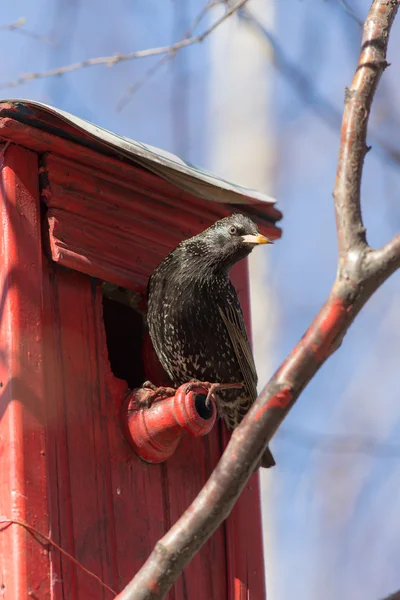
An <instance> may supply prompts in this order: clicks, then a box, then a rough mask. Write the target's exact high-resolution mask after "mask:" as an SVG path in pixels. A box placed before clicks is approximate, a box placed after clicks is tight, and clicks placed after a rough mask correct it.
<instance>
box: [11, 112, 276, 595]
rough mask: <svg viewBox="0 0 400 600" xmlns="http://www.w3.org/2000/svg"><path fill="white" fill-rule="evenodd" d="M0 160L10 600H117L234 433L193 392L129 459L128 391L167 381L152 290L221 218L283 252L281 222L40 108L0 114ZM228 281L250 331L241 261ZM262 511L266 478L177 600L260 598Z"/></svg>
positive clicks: (231, 193)
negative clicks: (176, 250)
mask: <svg viewBox="0 0 400 600" xmlns="http://www.w3.org/2000/svg"><path fill="white" fill-rule="evenodd" d="M0 154H1V184H2V186H1V243H2V260H1V266H0V271H1V287H0V291H1V303H0V393H1V400H0V521H1V522H0V598H5V599H7V600H25V598H33V599H37V600H45V599H50V598H51V599H53V600H61V599H62V600H67V599H68V600H83V599H84V600H97V599H99V598H103V599H104V600H108V599H111V598H113V597H114V595H115V594H116V593H117V592H118V591H120V590H122V589H123V588H124V586H125V585H126V584H127V583H128V582H129V580H130V579H131V578H132V577H133V575H134V574H135V573H136V572H137V571H138V569H139V568H140V567H141V565H142V564H143V563H144V561H145V559H146V558H147V556H148V555H149V553H150V552H151V550H152V548H153V546H154V544H155V543H156V542H157V540H158V539H159V538H160V537H162V535H163V534H164V532H165V531H166V530H167V529H168V528H169V527H170V525H171V524H172V523H174V522H175V521H176V519H177V518H178V517H179V516H180V515H181V514H182V513H183V512H184V510H185V509H186V508H187V507H188V505H189V504H190V502H191V501H192V500H193V498H194V497H195V496H196V495H197V493H198V492H199V490H200V489H201V487H202V485H203V484H204V483H205V481H206V479H207V477H208V476H209V474H210V472H211V471H212V469H213V468H214V466H215V465H216V463H217V461H218V458H219V456H220V454H221V451H222V449H223V447H224V444H225V442H226V439H227V436H228V434H227V432H226V431H225V429H224V426H223V425H222V423H221V422H220V421H216V422H215V423H214V421H215V413H214V409H213V407H212V405H211V408H210V410H209V413H207V414H205V413H204V412H202V410H201V409H199V407H198V406H197V405H196V402H197V401H198V398H199V397H201V390H197V392H196V390H194V392H193V394H192V396H191V397H190V398H186V397H185V394H183V396H182V397H180V399H177V397H171V398H170V399H169V400H168V401H166V402H165V403H164V406H163V408H162V411H164V412H163V417H162V418H163V419H164V421H162V422H161V424H160V419H159V415H158V413H157V411H158V410H159V406H156V407H155V409H153V413H151V414H150V413H149V415H150V417H149V418H150V420H151V423H152V425H151V431H152V432H153V433H154V435H153V433H152V435H151V436H150V438H149V439H146V440H145V443H144V446H145V448H144V450H143V448H142V447H141V444H142V446H143V443H142V442H143V439H144V438H145V437H146V436H145V435H144V434H143V435H142V433H140V436H142V437H141V438H140V440H142V441H140V440H139V442H137V446H136V447H135V440H132V435H131V434H132V431H130V426H131V425H132V423H131V421H130V417H131V415H132V411H133V412H135V410H134V407H133V409H132V394H130V395H129V394H127V391H128V388H129V389H132V388H138V387H140V386H141V384H142V383H143V381H144V380H145V379H150V380H152V381H153V382H154V383H157V384H160V383H164V382H163V381H161V380H162V379H163V377H162V374H161V373H160V367H159V365H157V362H156V361H155V359H154V354H153V353H152V349H151V347H149V341H148V338H147V336H146V324H145V311H146V300H145V291H146V284H147V279H148V277H149V275H150V273H151V272H152V270H153V269H154V267H155V266H156V265H157V264H158V263H159V262H160V261H161V260H162V259H163V258H164V256H165V255H166V254H167V253H168V252H169V251H170V250H171V249H172V248H173V247H174V246H176V245H177V244H178V243H179V241H181V240H182V239H184V238H187V237H189V236H190V235H193V234H195V233H198V232H199V231H201V230H202V229H204V228H205V227H207V226H208V225H210V224H211V223H212V222H214V221H216V220H217V219H218V218H221V217H223V216H225V215H228V214H230V213H232V212H235V211H236V212H243V213H245V214H247V215H249V216H250V217H252V218H254V219H255V220H256V221H257V222H258V223H259V225H260V228H261V231H262V232H263V233H265V234H266V235H268V236H269V237H272V238H276V237H278V236H279V235H280V231H279V229H277V228H276V227H275V222H276V221H277V220H278V219H279V218H280V216H281V215H280V213H279V212H278V211H277V210H276V209H275V208H274V206H273V203H272V202H271V201H270V200H268V199H266V198H263V197H262V196H261V195H258V194H256V193H255V192H251V191H249V190H246V189H243V188H239V187H236V186H233V185H230V184H228V183H226V182H224V181H221V180H219V179H217V178H214V177H212V176H210V175H209V174H207V173H203V172H201V171H197V170H195V169H193V168H192V167H190V166H188V165H186V164H185V163H183V162H182V161H180V160H179V159H177V158H176V157H174V156H172V155H169V154H166V153H163V152H161V151H158V150H156V149H154V148H151V147H149V146H145V145H143V144H139V143H136V142H133V141H131V140H128V139H126V138H123V137H119V136H117V135H114V134H112V133H110V132H108V131H105V130H103V129H101V128H98V127H95V126H94V125H91V124H90V123H87V122H85V121H82V120H81V119H78V118H75V117H73V116H71V115H68V114H67V113H64V112H62V111H58V110H55V109H53V108H50V107H47V106H44V105H41V104H38V103H35V102H26V101H19V100H18V101H17V100H11V101H3V102H1V103H0ZM233 276H234V281H235V283H236V285H237V287H238V290H239V295H240V298H241V302H242V305H243V307H244V311H245V314H246V317H247V319H248V317H249V302H248V285H247V283H248V282H247V267H246V264H245V263H242V264H239V265H238V267H237V268H236V269H235V271H234V275H233ZM157 380H158V381H157ZM168 402H169V404H168ZM160 406H161V403H160ZM143 410H144V409H143ZM141 426H142V425H141V424H140V423H139V424H138V422H136V425H135V426H134V430H133V435H136V434H137V431H138V428H140V427H141ZM143 427H144V425H143ZM146 427H147V425H146ZM140 431H142V430H140ZM140 436H139V437H140ZM152 436H153V437H152ZM136 441H137V440H136ZM146 444H148V445H147V446H146ZM133 448H135V450H136V452H137V453H138V454H141V453H142V454H141V456H142V459H146V460H149V461H151V462H145V461H144V460H142V459H141V458H139V457H138V456H137V454H135V452H134V451H133ZM149 449H150V450H149ZM143 452H144V454H143ZM146 452H147V454H146ZM149 452H150V454H149ZM157 452H158V454H157ZM167 457H168V458H167ZM160 461H161V462H160ZM259 508H260V506H259V484H258V475H257V474H255V475H253V476H252V478H251V480H250V481H249V483H248V485H247V487H246V489H245V490H244V492H243V494H242V496H241V498H240V500H239V502H238V503H237V505H236V507H235V509H234V511H233V513H232V514H231V516H230V517H229V519H228V520H227V521H226V523H225V524H224V526H222V527H220V528H219V529H218V531H217V532H216V533H215V534H214V536H213V537H212V538H211V539H210V540H209V542H208V543H207V544H206V545H205V546H204V547H203V549H202V550H201V552H200V553H199V554H198V555H197V556H196V557H195V558H194V560H193V561H192V563H191V564H190V565H189V566H188V568H187V569H186V570H185V572H184V574H183V575H182V577H181V578H180V579H179V580H178V582H177V583H176V585H175V587H174V591H173V592H171V595H170V598H171V599H172V598H174V599H175V600H183V599H190V600H205V599H215V600H220V599H229V600H232V599H234V600H244V598H250V599H251V600H261V599H262V598H264V575H263V557H262V542H261V522H260V510H259Z"/></svg>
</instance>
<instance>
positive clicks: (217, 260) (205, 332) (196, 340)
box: [147, 214, 275, 467]
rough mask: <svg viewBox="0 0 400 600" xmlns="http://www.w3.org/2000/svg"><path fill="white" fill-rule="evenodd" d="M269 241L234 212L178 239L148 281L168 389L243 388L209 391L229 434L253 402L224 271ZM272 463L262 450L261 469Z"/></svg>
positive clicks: (235, 302)
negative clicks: (197, 384) (194, 384)
mask: <svg viewBox="0 0 400 600" xmlns="http://www.w3.org/2000/svg"><path fill="white" fill-rule="evenodd" d="M269 243H272V242H271V241H270V240H269V239H268V238H266V237H264V236H263V235H261V234H260V233H259V231H258V228H257V226H256V225H255V224H254V223H253V221H251V219H249V218H248V217H245V216H244V215H241V214H234V215H231V216H230V217H226V218H224V219H221V220H220V221H217V222H216V223H214V225H212V226H211V227H209V228H208V229H206V230H205V231H203V232H202V233H200V234H199V235H196V236H194V237H192V238H190V239H187V240H185V241H183V242H181V243H180V244H179V246H177V247H176V248H175V250H173V251H172V252H171V253H170V254H169V255H168V256H167V257H166V258H165V259H164V260H163V262H162V263H161V264H160V265H159V266H158V267H157V268H156V269H155V271H154V272H153V274H152V275H151V277H150V279H149V285H148V315H147V318H148V325H149V331H150V336H151V339H152V342H153V345H154V348H155V351H156V353H157V356H158V358H159V360H160V362H161V364H162V366H163V367H164V369H165V371H166V372H167V373H168V375H169V377H170V378H171V380H172V381H173V382H174V384H175V385H176V386H179V385H182V384H183V383H186V382H189V381H193V380H197V381H204V382H205V381H207V382H213V383H214V382H215V383H242V384H243V385H242V387H241V388H240V387H239V388H237V389H220V390H218V391H217V392H216V393H215V394H214V397H215V400H216V404H217V410H218V414H219V416H221V417H222V418H223V419H224V420H225V423H226V424H227V426H228V428H229V429H234V428H235V427H236V426H237V425H238V424H239V423H240V422H241V420H242V419H243V417H244V415H245V414H246V413H247V411H248V410H249V408H250V406H251V405H252V403H253V402H254V401H255V399H256V398H257V372H256V368H255V365H254V360H253V355H252V351H251V348H250V343H249V339H248V336H247V332H246V326H245V323H244V319H243V313H242V308H241V306H240V302H239V299H238V296H237V293H236V290H235V288H234V286H233V285H232V283H231V281H230V279H229V271H230V269H231V268H232V267H233V265H234V264H235V263H237V262H238V261H239V260H242V259H243V258H245V257H246V256H248V254H250V252H251V251H252V250H253V248H254V247H255V246H257V245H258V244H269ZM274 464H275V461H274V459H273V457H272V454H271V452H270V450H269V449H268V448H267V449H266V451H265V453H264V454H263V457H262V459H261V465H262V466H263V467H271V466H273V465H274Z"/></svg>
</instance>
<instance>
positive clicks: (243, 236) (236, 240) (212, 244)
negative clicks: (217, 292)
mask: <svg viewBox="0 0 400 600" xmlns="http://www.w3.org/2000/svg"><path fill="white" fill-rule="evenodd" d="M272 243H273V242H272V241H271V240H270V239H268V238H267V237H265V236H264V235H261V234H260V232H259V230H258V227H257V225H256V224H255V223H253V221H252V220H251V219H249V218H248V217H245V216H244V215H241V214H234V215H231V216H230V217H225V219H221V220H220V221H217V222H216V223H214V225H211V227H209V228H208V229H206V230H205V231H203V232H202V233H200V234H198V235H196V236H194V237H192V238H190V239H188V240H186V241H185V242H183V243H182V244H181V247H184V248H185V250H186V251H187V252H188V253H190V254H192V255H193V256H197V257H198V262H199V263H200V262H202V263H203V264H207V266H208V267H210V268H212V269H213V270H215V269H216V270H221V271H229V269H230V268H231V267H233V265H234V264H235V263H237V262H238V261H239V260H242V259H243V258H245V257H246V256H248V254H250V252H251V251H252V250H253V248H255V247H256V246H258V245H259V244H272Z"/></svg>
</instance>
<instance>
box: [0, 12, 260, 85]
mask: <svg viewBox="0 0 400 600" xmlns="http://www.w3.org/2000/svg"><path fill="white" fill-rule="evenodd" d="M246 2H248V0H238V1H237V2H236V4H234V5H233V6H232V7H231V8H229V9H228V10H227V11H226V12H225V14H224V15H223V16H222V17H220V18H219V19H217V20H216V21H215V22H214V23H213V24H212V25H211V27H209V28H208V29H206V30H205V31H203V33H201V34H199V35H194V36H192V37H189V38H185V39H183V40H180V41H179V42H176V43H175V44H172V45H171V46H160V47H158V48H147V49H146V50H139V51H137V52H128V53H127V54H120V53H116V54H114V55H113V56H97V57H96V58H88V59H87V60H82V61H80V62H76V63H72V64H71V65H66V66H65V67H57V68H55V69H49V70H48V71H41V72H38V73H25V74H23V75H20V76H19V77H18V78H17V79H15V80H14V81H8V82H6V83H2V84H0V90H4V89H6V88H11V87H17V86H18V85H22V84H23V83H27V82H28V81H33V80H34V79H44V78H45V77H57V76H61V75H65V74H66V73H72V72H73V71H78V70H79V69H87V68H89V67H95V66H98V65H104V66H106V67H114V66H115V65H117V64H118V63H121V62H126V61H129V60H136V59H138V58H148V57H149V56H160V55H162V54H169V53H171V52H173V53H175V52H177V51H178V50H181V49H182V48H187V47H188V46H193V44H199V43H201V42H203V41H204V40H205V39H206V38H207V37H208V36H209V35H211V34H212V33H213V32H214V31H215V30H216V29H217V28H218V27H219V26H220V25H221V24H222V23H223V22H224V21H226V20H227V19H228V18H229V17H230V16H232V15H233V13H235V12H236V11H237V10H238V9H239V8H241V7H242V6H244V5H245V4H246Z"/></svg>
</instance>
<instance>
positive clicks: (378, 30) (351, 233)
mask: <svg viewBox="0 0 400 600" xmlns="http://www.w3.org/2000/svg"><path fill="white" fill-rule="evenodd" d="M389 5H390V3H389ZM394 16H395V13H394V12H393V13H392V14H391V20H389V19H388V20H387V21H386V23H385V24H384V26H383V25H382V22H381V20H380V19H379V18H378V14H376V15H375V13H372V14H371V13H370V14H369V16H368V17H367V21H366V26H365V27H364V34H363V37H362V42H361V54H360V58H359V61H358V68H357V70H356V73H355V75H354V79H353V82H352V84H351V86H350V88H349V89H347V90H346V94H345V108H344V114H343V121H342V131H341V138H340V152H339V162H338V168H337V172H336V182H335V189H334V192H333V195H334V198H335V209H336V223H337V230H338V243H339V253H347V252H349V251H350V250H351V249H353V250H354V249H355V248H358V249H360V248H362V247H365V245H366V238H365V227H364V225H363V222H362V217H361V206H360V187H361V176H362V169H363V163H364V157H365V155H366V153H367V152H368V150H369V148H368V147H367V145H366V137H367V125H368V118H369V113H370V110H371V104H372V99H373V97H374V94H375V90H376V88H377V85H378V83H379V79H380V77H381V75H382V73H383V71H384V70H385V68H386V67H387V66H388V63H387V62H386V50H387V45H386V43H385V41H386V37H387V35H388V31H389V29H390V27H391V25H392V21H393V19H394ZM374 17H375V18H374Z"/></svg>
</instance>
